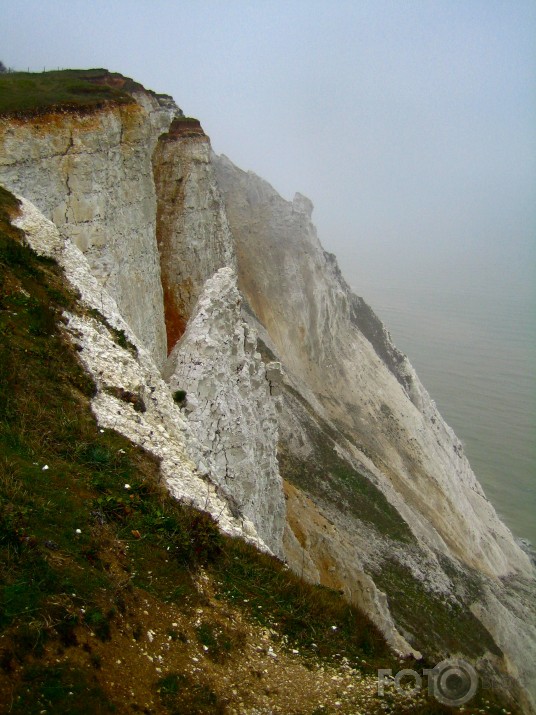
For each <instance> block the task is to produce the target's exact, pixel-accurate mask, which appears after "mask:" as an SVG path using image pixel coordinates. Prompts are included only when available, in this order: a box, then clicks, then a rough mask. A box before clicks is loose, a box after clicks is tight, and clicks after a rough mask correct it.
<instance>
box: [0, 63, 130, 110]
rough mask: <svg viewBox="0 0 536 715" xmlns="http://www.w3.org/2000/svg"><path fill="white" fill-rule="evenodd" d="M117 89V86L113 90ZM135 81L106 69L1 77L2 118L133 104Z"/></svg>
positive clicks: (20, 73)
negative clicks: (108, 105)
mask: <svg viewBox="0 0 536 715" xmlns="http://www.w3.org/2000/svg"><path fill="white" fill-rule="evenodd" d="M113 85H115V86H113ZM135 87H136V88H141V85H136V84H135V83H134V82H133V81H132V80H129V79H128V78H123V77H121V75H118V74H111V73H109V72H108V71H107V70H105V69H91V70H57V71H51V72H41V73H34V72H8V73H5V74H0V116H18V117H29V116H34V115H39V114H44V113H46V112H50V111H57V110H62V111H71V112H74V111H87V110H91V109H96V108H99V107H102V106H104V105H106V104H109V103H115V104H128V103H130V102H132V101H133V99H132V97H131V96H130V94H129V93H128V91H129V90H130V89H133V88H135Z"/></svg>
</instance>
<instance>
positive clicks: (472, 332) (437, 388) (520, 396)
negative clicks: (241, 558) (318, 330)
mask: <svg viewBox="0 0 536 715" xmlns="http://www.w3.org/2000/svg"><path fill="white" fill-rule="evenodd" d="M360 295H363V296H364V297H365V299H366V300H367V301H368V302H369V303H370V304H371V305H372V307H373V308H374V310H375V311H376V312H377V314H378V315H379V316H380V317H381V319H382V320H383V322H384V323H385V324H386V326H387V328H388V330H389V331H390V333H391V337H392V338H393V341H394V343H395V344H396V345H397V347H398V348H399V349H400V350H402V351H403V352H405V353H406V355H407V356H408V357H409V359H410V361H411V363H412V364H413V366H414V368H415V369H416V371H417V374H418V375H419V377H420V379H421V382H422V383H423V384H424V386H425V387H426V389H427V390H428V392H429V393H430V395H431V396H432V398H433V399H434V400H435V401H436V404H437V406H438V408H439V410H440V412H441V414H442V415H443V417H444V419H445V420H446V422H447V423H448V424H449V425H450V426H451V427H452V428H453V429H454V431H455V432H456V434H457V435H458V437H459V438H460V439H461V441H462V443H463V444H464V447H465V452H466V454H467V456H468V458H469V461H470V463H471V466H472V468H473V471H474V472H475V474H476V476H477V478H478V480H479V481H480V483H481V484H482V486H483V488H484V491H485V492H486V495H487V496H488V498H489V499H490V501H491V502H492V503H493V505H494V506H495V508H496V510H497V511H498V513H499V514H500V516H501V518H502V519H503V521H504V522H505V523H506V524H507V525H508V526H509V527H510V529H511V530H512V531H513V532H514V534H515V535H516V536H518V537H523V538H525V539H528V540H530V541H531V542H532V544H533V545H536V390H535V386H536V320H535V310H534V305H531V304H530V303H529V302H528V301H527V300H523V299H522V298H521V297H516V295H515V294H509V295H506V296H504V294H503V295H501V296H500V297H495V298H489V297H487V296H485V295H468V294H465V295H463V294H460V293H456V294H451V295H449V294H446V293H441V294H438V293H435V294H434V292H433V291H430V290H428V291H426V290H417V289H413V290H411V291H404V292H402V294H401V292H399V291H397V292H396V295H395V294H394V293H393V295H392V297H390V296H389V294H388V293H386V292H385V289H381V290H380V289H378V288H377V287H375V286H368V287H364V286H360Z"/></svg>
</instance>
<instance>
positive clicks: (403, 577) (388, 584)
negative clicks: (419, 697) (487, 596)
mask: <svg viewBox="0 0 536 715" xmlns="http://www.w3.org/2000/svg"><path fill="white" fill-rule="evenodd" d="M452 577H453V578H456V576H455V575H454V574H452ZM373 578H374V582H375V583H376V584H377V585H378V587H379V588H380V589H382V590H383V591H385V592H386V593H388V594H391V595H390V597H389V608H390V610H391V612H392V614H393V616H394V618H395V620H396V622H397V623H398V624H399V625H400V627H401V628H402V629H403V630H405V631H406V632H408V633H411V634H413V635H414V639H413V640H414V642H415V643H416V647H418V648H419V649H421V650H423V651H424V652H425V653H426V654H427V656H428V657H429V658H430V659H431V660H435V661H437V662H439V661H440V660H442V659H443V658H445V657H447V656H448V655H449V654H452V653H464V654H465V656H468V657H473V658H478V657H480V656H482V655H484V654H485V653H486V652H487V651H489V652H490V653H493V654H494V655H497V656H501V655H502V653H501V650H500V649H499V648H498V647H497V645H496V644H495V642H494V640H493V638H492V637H491V635H490V634H489V632H488V631H487V630H486V628H485V627H484V626H483V625H482V623H481V622H480V621H479V620H478V619H477V618H476V616H474V615H473V614H472V613H471V611H470V610H469V608H467V607H461V606H460V605H458V604H456V603H453V602H451V601H450V600H449V599H447V598H446V597H442V596H440V595H439V594H434V593H431V592H429V591H427V590H426V589H425V588H424V586H423V584H421V583H419V581H417V580H416V579H415V578H414V577H413V575H412V574H411V572H410V571H409V569H406V568H404V567H403V566H401V565H400V564H399V563H397V562H395V561H388V562H385V563H383V564H382V565H381V568H379V569H378V570H377V572H376V573H374V575H373ZM458 578H462V577H461V576H458ZM471 587H472V588H474V585H473V586H471Z"/></svg>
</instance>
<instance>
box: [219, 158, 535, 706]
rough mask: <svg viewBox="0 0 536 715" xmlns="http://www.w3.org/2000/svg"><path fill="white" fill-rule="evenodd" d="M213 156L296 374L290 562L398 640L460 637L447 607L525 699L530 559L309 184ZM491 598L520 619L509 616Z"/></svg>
mask: <svg viewBox="0 0 536 715" xmlns="http://www.w3.org/2000/svg"><path fill="white" fill-rule="evenodd" d="M214 161H215V166H216V172H217V176H218V181H219V184H220V187H221V190H222V193H223V196H224V199H225V204H226V209H227V215H228V219H229V225H230V227H231V231H232V233H233V237H234V239H235V245H236V253H237V259H238V274H239V287H240V289H241V291H242V292H243V293H244V296H245V298H246V300H247V302H248V304H249V305H250V306H251V308H252V310H253V312H254V317H253V318H251V319H250V320H251V322H252V323H253V324H259V326H260V328H259V329H260V334H261V336H262V339H263V341H264V342H265V344H266V345H267V346H268V347H269V349H270V351H271V352H272V353H273V354H275V356H276V357H277V359H280V360H281V362H282V364H283V366H284V369H285V372H286V384H285V386H284V387H285V389H284V396H283V400H282V409H281V411H280V471H281V474H282V476H283V478H284V479H285V480H286V481H287V482H289V483H290V486H289V487H287V496H289V499H288V501H287V513H288V522H287V531H286V534H285V553H286V556H287V558H288V560H289V564H290V565H291V567H292V568H293V569H294V570H295V571H297V572H298V573H303V575H304V576H305V577H306V578H309V579H311V580H317V581H320V582H321V583H324V584H326V585H331V586H334V587H335V588H339V589H342V590H344V592H345V593H346V595H347V597H348V598H349V599H350V600H354V601H356V602H357V603H359V604H360V605H361V606H362V607H364V608H366V609H367V611H368V613H369V615H370V616H371V617H372V619H373V620H374V621H375V622H376V624H377V625H378V626H379V627H380V629H381V630H382V631H383V633H384V635H385V636H386V638H387V639H388V640H389V641H390V642H391V643H392V644H393V645H394V646H395V647H396V648H398V649H399V650H400V651H402V652H404V651H405V652H406V653H409V652H410V650H409V648H411V647H413V648H418V649H419V650H423V651H424V652H430V651H432V652H437V651H436V648H438V647H439V648H441V647H442V646H444V644H445V643H446V642H448V641H449V638H450V636H449V633H447V632H445V633H444V634H443V635H440V634H439V632H438V631H437V627H438V622H440V621H442V620H444V622H445V623H449V619H450V626H449V628H452V629H453V630H456V629H458V632H457V634H456V635H455V642H456V646H455V650H456V651H457V652H459V653H461V654H464V655H465V657H467V658H468V659H470V660H472V661H473V662H475V663H477V664H478V667H479V668H480V669H481V672H486V673H492V674H493V678H495V683H496V684H497V687H500V688H502V689H504V690H505V691H506V692H509V693H510V695H512V694H513V693H515V695H514V697H515V698H519V699H522V700H523V702H525V703H526V708H527V710H530V709H531V707H534V698H535V693H534V682H535V672H534V668H533V666H532V665H531V666H529V667H528V668H527V660H531V662H534V659H533V655H529V656H528V659H527V654H528V653H529V652H530V651H533V649H534V646H533V645H532V646H529V645H528V641H529V640H530V639H528V638H526V637H525V636H524V633H526V632H527V630H530V628H532V625H531V624H533V622H534V617H535V614H534V610H533V602H534V597H535V594H536V581H535V579H534V571H533V568H532V566H531V563H530V561H529V558H528V557H527V555H526V554H525V553H524V552H523V551H522V550H521V549H520V548H519V546H518V545H517V543H516V542H515V540H514V538H513V536H512V534H511V532H510V531H509V529H508V528H507V527H506V526H505V525H504V524H503V523H502V522H501V521H500V519H499V518H498V516H497V514H496V512H495V510H494V509H493V507H492V505H491V504H490V503H489V501H488V500H487V499H486V497H485V495H484V493H483V491H482V488H481V487H480V485H479V483H478V481H477V480H476V478H475V475H474V474H473V472H472V470H471V467H470V465H469V463H468V461H467V459H466V457H465V455H464V452H463V448H462V445H461V443H460V441H459V440H458V439H457V437H456V435H455V434H454V433H453V432H452V430H451V429H450V428H449V427H448V425H447V424H446V423H445V422H444V420H443V419H442V417H441V415H440V414H439V412H438V410H437V408H436V406H435V404H434V402H433V401H432V400H431V399H430V397H429V395H428V393H427V392H426V390H425V389H424V387H423V386H422V385H421V383H420V381H419V379H418V377H417V375H416V374H415V371H414V369H413V367H412V366H411V364H410V363H409V361H408V360H407V358H406V357H405V356H404V355H403V354H402V353H400V352H399V351H398V350H397V349H396V347H395V346H394V345H393V344H392V342H391V339H390V336H389V334H388V332H387V330H386V329H385V327H384V326H383V324H382V323H381V321H380V320H379V319H378V318H377V316H375V314H374V313H373V311H372V310H371V309H370V308H369V306H367V305H366V303H365V302H364V301H363V300H362V299H361V298H358V297H357V296H355V295H353V294H352V293H351V291H350V289H349V287H348V286H347V284H346V283H345V281H344V279H343V278H342V276H341V273H340V270H339V268H338V266H337V263H336V260H335V258H334V256H332V255H330V254H327V253H326V252H325V251H323V249H322V247H321V245H320V243H319V241H318V238H317V236H316V231H315V228H314V226H313V224H312V222H311V211H312V204H311V203H310V202H309V201H308V200H306V199H305V198H304V197H302V196H301V195H299V194H297V195H296V196H295V198H294V200H293V201H292V202H288V201H285V200H284V199H282V198H281V197H280V196H279V195H278V194H277V193H276V192H275V191H274V189H273V188H272V187H271V186H270V185H269V184H267V183H266V182H265V181H263V180H262V179H260V178H259V177H257V176H255V175H254V174H252V173H251V172H247V173H246V172H243V171H241V170H240V169H238V168H237V167H235V166H234V165H233V164H232V163H231V162H230V161H229V160H228V159H227V158H225V157H218V158H215V160H214ZM248 319H249V318H248ZM306 507H307V508H306ZM510 579H512V583H515V584H516V586H511V587H509V586H507V585H506V582H507V581H510ZM384 593H385V594H386V595H387V598H388V602H386V601H385V600H384V598H383V594H384ZM408 594H412V597H411V598H408ZM421 603H422V604H424V605H422V609H423V610H422V617H420V616H419V608H420V607H421ZM499 604H500V605H499ZM490 611H491V612H493V613H494V614H499V613H503V614H504V613H506V612H509V613H512V612H515V617H514V616H512V617H510V618H509V619H507V620H505V619H504V618H503V617H501V618H502V624H503V625H501V623H500V620H497V621H496V620H495V618H494V617H492V618H490V617H489V616H488V617H487V616H486V615H485V614H486V613H488V612H490ZM431 613H435V615H434V616H433V617H432V616H430V617H429V614H431ZM440 614H442V615H440ZM453 614H458V615H453ZM425 621H426V623H425ZM428 633H436V636H435V641H434V640H433V639H432V640H429V639H428V636H427V634H428ZM451 642H452V641H451ZM395 644H396V645H395ZM447 655H448V653H445V657H446V656H447ZM510 676H512V677H513V678H514V679H515V683H517V684H513V682H512V680H511V677H510ZM520 684H521V688H519V685H520Z"/></svg>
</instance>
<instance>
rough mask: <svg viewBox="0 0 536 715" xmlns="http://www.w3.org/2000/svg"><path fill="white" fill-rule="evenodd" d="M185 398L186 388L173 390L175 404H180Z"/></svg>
mask: <svg viewBox="0 0 536 715" xmlns="http://www.w3.org/2000/svg"><path fill="white" fill-rule="evenodd" d="M185 399H186V390H175V392H174V393H173V400H174V402H176V404H177V405H182V404H183V402H184V401H185Z"/></svg>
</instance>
